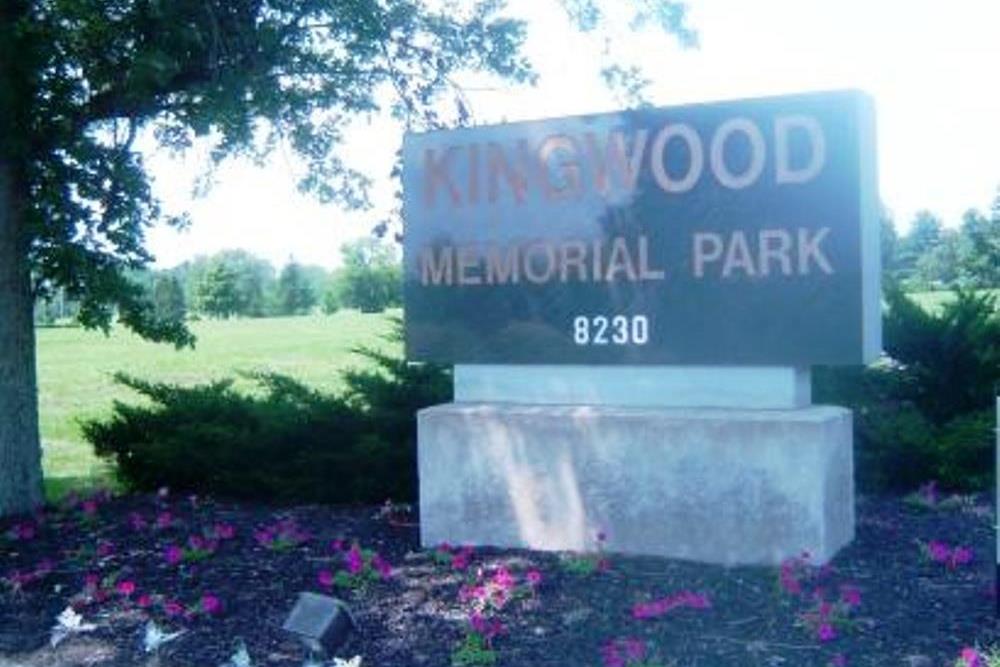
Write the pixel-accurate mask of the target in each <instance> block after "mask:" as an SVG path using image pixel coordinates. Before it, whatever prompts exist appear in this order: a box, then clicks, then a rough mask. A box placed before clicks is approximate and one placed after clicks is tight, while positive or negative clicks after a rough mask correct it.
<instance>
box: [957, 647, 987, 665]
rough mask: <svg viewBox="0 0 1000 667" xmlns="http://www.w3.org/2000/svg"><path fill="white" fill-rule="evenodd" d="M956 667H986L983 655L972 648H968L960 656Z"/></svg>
mask: <svg viewBox="0 0 1000 667" xmlns="http://www.w3.org/2000/svg"><path fill="white" fill-rule="evenodd" d="M956 667H986V661H985V660H984V659H983V656H982V654H980V653H979V651H977V650H976V649H974V648H972V647H971V646H966V647H965V648H963V649H962V652H961V653H960V654H959V656H958V664H957V665H956Z"/></svg>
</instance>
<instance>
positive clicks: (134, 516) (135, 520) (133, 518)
mask: <svg viewBox="0 0 1000 667" xmlns="http://www.w3.org/2000/svg"><path fill="white" fill-rule="evenodd" d="M128 525H129V527H130V528H132V530H134V531H136V532H138V531H140V530H143V529H145V528H146V525H147V524H146V519H145V518H144V517H143V516H142V515H141V514H139V513H138V512H130V513H129V515H128Z"/></svg>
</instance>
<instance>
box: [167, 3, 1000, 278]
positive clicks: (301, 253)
mask: <svg viewBox="0 0 1000 667" xmlns="http://www.w3.org/2000/svg"><path fill="white" fill-rule="evenodd" d="M606 4H614V3H613V2H609V3H606ZM689 4H690V7H691V19H692V20H691V23H692V25H693V26H694V27H696V28H697V30H698V31H699V33H700V39H701V46H700V48H699V49H697V50H692V51H682V50H681V49H679V48H678V47H677V46H676V45H675V44H674V42H673V40H671V39H669V38H667V37H665V36H663V35H662V33H658V32H655V31H652V30H650V31H647V32H645V33H642V34H638V35H636V34H632V33H629V32H628V31H627V30H626V29H625V28H624V27H622V28H621V29H620V30H619V32H618V34H620V35H621V37H622V38H621V39H618V40H615V42H614V44H613V46H612V53H613V54H614V55H616V56H618V57H619V59H620V60H623V61H626V62H634V63H636V64H640V65H642V66H643V67H644V68H645V70H646V74H647V76H648V77H650V78H651V79H653V81H654V86H653V88H652V89H651V91H650V92H651V94H650V96H649V97H650V101H651V102H652V103H653V104H655V105H664V106H665V105H673V104H683V103H687V102H699V101H709V100H721V99H735V98H741V97H756V96H761V95H771V94H782V93H794V92H802V91H808V90H824V89H834V88H860V89H863V90H866V91H867V92H869V93H871V94H872V95H873V96H874V97H875V101H876V108H877V114H878V133H879V134H878V157H879V181H880V189H881V197H882V200H883V201H884V202H885V204H886V205H887V206H888V207H889V208H890V210H891V211H892V212H893V213H894V215H895V218H896V226H897V229H901V230H905V228H906V227H907V226H908V224H909V221H910V220H911V219H912V217H913V214H914V212H915V211H917V210H919V209H922V208H926V209H930V210H931V211H933V212H935V213H936V214H938V215H939V216H941V217H942V218H943V219H944V221H945V224H946V225H957V224H958V223H959V221H960V217H961V214H962V213H963V212H964V211H965V210H966V209H968V208H972V207H976V208H980V209H984V210H985V209H987V208H988V207H989V204H990V202H991V201H992V199H993V196H994V194H995V193H996V188H997V186H998V185H1000V84H998V81H1000V77H998V71H1000V40H997V39H996V35H995V31H996V29H997V26H1000V0H952V1H951V2H949V3H943V2H941V1H940V0H836V1H834V0H752V1H750V0H689ZM510 13H511V14H514V15H518V16H523V17H525V18H528V19H529V21H530V27H529V42H528V45H527V52H528V55H529V57H530V59H531V60H532V62H533V63H534V64H535V67H536V69H537V71H538V72H539V74H540V75H541V80H540V81H539V84H538V86H537V87H536V88H534V89H524V88H518V89H511V88H504V89H502V90H492V91H491V90H476V91H474V92H471V93H470V99H471V102H472V108H473V109H472V110H473V113H474V115H475V118H476V121H477V122H498V121H503V120H522V119H528V118H545V117H553V116H562V115H569V114H581V113H591V112H599V111H610V110H613V109H615V108H616V104H615V101H614V100H613V99H612V98H611V96H610V94H609V93H608V91H607V90H606V89H605V88H604V86H603V84H602V83H601V82H600V79H599V76H598V70H599V67H600V65H599V57H600V53H601V50H602V47H603V43H602V42H599V41H597V40H596V38H595V37H593V36H591V35H581V34H579V33H575V32H574V31H572V30H571V29H570V28H569V27H568V24H567V23H566V21H565V18H564V14H563V13H562V10H561V9H560V7H559V5H558V2H557V0H542V1H540V0H510ZM477 83H479V82H477ZM400 141H401V134H400V130H399V129H398V128H397V127H395V126H394V125H393V124H392V123H391V122H389V121H386V120H381V119H375V120H373V121H370V122H359V123H358V125H357V127H356V128H355V129H354V130H353V131H352V132H351V136H350V140H349V144H348V146H347V152H346V155H347V156H348V157H349V159H350V160H351V162H352V164H353V165H354V166H355V168H358V169H359V170H361V171H363V172H365V173H367V174H368V175H369V176H370V177H372V178H373V179H374V180H375V182H376V188H375V192H374V195H375V196H374V199H375V201H376V204H377V209H376V210H375V211H371V212H368V213H345V212H343V211H340V210H339V209H337V208H336V207H333V206H320V205H319V204H317V203H315V202H314V201H312V200H310V199H309V198H307V197H304V196H301V195H299V194H298V193H296V191H295V180H296V179H295V176H294V175H293V172H294V164H293V163H292V161H291V160H289V159H288V158H287V156H285V155H282V154H280V153H279V154H276V155H275V156H274V159H273V160H272V161H271V163H270V164H269V165H268V166H267V167H265V168H256V167H253V166H252V165H247V164H230V165H227V166H225V167H224V168H223V169H221V170H220V172H219V178H218V182H217V185H216V186H215V187H214V188H213V190H212V191H211V192H210V194H209V195H208V196H207V197H205V198H202V199H196V200H192V199H191V197H190V196H189V195H188V193H189V191H190V184H191V179H192V177H193V175H194V174H195V173H196V172H197V170H198V167H197V165H198V160H197V158H196V156H190V157H189V158H188V159H187V160H185V161H175V160H171V159H170V158H168V157H167V156H166V155H164V154H162V153H158V154H154V155H150V156H149V157H148V159H149V161H150V167H151V171H152V173H153V174H154V177H155V178H156V181H157V192H158V193H159V195H160V196H161V197H162V198H163V200H164V202H165V204H166V205H167V208H168V209H169V210H188V211H189V213H190V214H191V217H192V219H193V224H192V226H191V228H190V229H189V230H187V231H185V232H180V233H178V232H176V231H173V230H169V229H159V228H158V229H154V230H151V232H150V234H149V238H148V240H149V247H150V249H151V250H152V252H153V253H154V255H156V257H157V265H158V266H160V267H169V266H173V265H176V264H177V263H179V262H181V261H184V260H185V259H189V258H191V257H193V256H195V255H197V254H207V253H212V252H215V251H218V250H221V249H225V248H245V249H247V250H249V251H251V252H253V253H254V254H257V255H259V256H262V257H265V258H267V259H269V260H271V262H273V263H274V264H275V265H276V266H280V265H282V264H284V263H285V262H286V261H287V260H288V258H289V257H294V258H295V259H296V260H297V261H300V262H305V263H310V264H320V265H323V266H327V267H332V266H336V265H337V264H339V259H340V258H339V251H338V248H339V247H340V244H341V243H343V242H344V241H345V240H348V239H351V238H355V237H357V236H360V235H364V234H367V233H369V231H370V230H371V228H372V226H373V225H374V223H375V222H376V221H377V220H378V219H379V218H380V216H381V213H382V212H383V211H384V210H386V209H387V208H389V207H391V206H392V205H393V201H392V197H391V193H392V191H393V185H392V184H391V183H390V182H389V179H388V174H389V170H390V169H391V167H392V163H393V157H394V153H395V150H396V149H397V148H398V146H399V143H400Z"/></svg>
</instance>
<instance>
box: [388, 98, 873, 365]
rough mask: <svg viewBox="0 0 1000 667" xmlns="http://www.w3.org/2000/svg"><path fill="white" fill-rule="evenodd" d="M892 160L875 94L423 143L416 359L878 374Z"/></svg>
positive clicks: (443, 135) (411, 278) (704, 107)
mask: <svg viewBox="0 0 1000 667" xmlns="http://www.w3.org/2000/svg"><path fill="white" fill-rule="evenodd" d="M874 143H875V138H874V111H873V106H872V102H871V100H870V98H868V97H867V96H865V95H864V94H862V93H858V92H833V93H817V94H807V95H796V96H788V97H774V98H765V99H754V100H741V101H734V102H722V103H714V104H700V105H691V106H680V107H666V108H659V109H640V110H634V111H623V112H620V113H612V114H602V115H595V116H578V117H573V118H560V119H553V120H544V121H537V122H525V123H512V124H507V125H497V126H489V127H474V128H466V129H458V130H451V131H441V132H428V133H422V134H409V135H407V137H406V140H405V143H404V148H403V160H404V168H403V186H404V193H405V203H404V221H405V229H404V234H405V243H404V275H405V287H404V291H405V313H406V315H405V317H406V350H407V357H408V358H409V359H413V360H424V361H439V362H447V363H470V364H474V363H511V364H523V363H539V364H546V363H549V364H559V363H571V364H719V365H722V364H725V365H783V366H792V365H795V366H802V365H811V364H855V363H862V362H867V361H870V360H872V359H874V358H875V357H876V356H877V355H878V353H879V351H880V349H881V330H880V315H879V271H880V267H879V225H878V217H877V215H878V212H877V207H878V194H877V186H876V168H875V148H874Z"/></svg>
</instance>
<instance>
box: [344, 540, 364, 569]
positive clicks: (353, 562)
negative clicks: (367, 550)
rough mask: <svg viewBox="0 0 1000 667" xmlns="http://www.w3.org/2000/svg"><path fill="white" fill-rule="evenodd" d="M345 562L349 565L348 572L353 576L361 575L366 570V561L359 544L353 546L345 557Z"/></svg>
mask: <svg viewBox="0 0 1000 667" xmlns="http://www.w3.org/2000/svg"><path fill="white" fill-rule="evenodd" d="M344 562H345V563H346V564H347V571H348V572H350V573H351V574H360V573H361V571H362V570H363V569H364V568H365V561H364V558H363V557H362V555H361V548H360V547H359V546H358V545H357V544H352V545H351V548H350V549H349V550H348V551H347V554H345V556H344Z"/></svg>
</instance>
